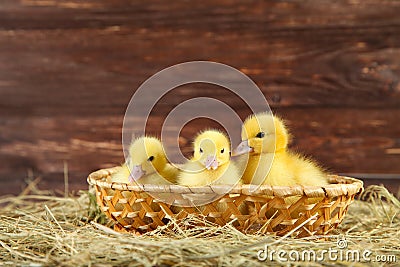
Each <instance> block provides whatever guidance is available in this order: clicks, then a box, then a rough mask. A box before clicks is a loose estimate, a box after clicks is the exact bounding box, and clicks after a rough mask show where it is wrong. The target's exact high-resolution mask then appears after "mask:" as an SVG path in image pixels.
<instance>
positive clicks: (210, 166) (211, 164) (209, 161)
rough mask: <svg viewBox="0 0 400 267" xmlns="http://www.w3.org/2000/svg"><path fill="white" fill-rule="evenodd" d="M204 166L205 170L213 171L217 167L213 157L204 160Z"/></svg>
mask: <svg viewBox="0 0 400 267" xmlns="http://www.w3.org/2000/svg"><path fill="white" fill-rule="evenodd" d="M204 166H206V169H207V170H210V169H213V170H216V169H217V168H218V166H219V164H218V161H217V159H216V158H215V156H214V155H210V156H208V157H207V158H206V161H205V162H204Z"/></svg>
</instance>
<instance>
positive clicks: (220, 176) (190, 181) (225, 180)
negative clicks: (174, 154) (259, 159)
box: [178, 130, 240, 186]
mask: <svg viewBox="0 0 400 267" xmlns="http://www.w3.org/2000/svg"><path fill="white" fill-rule="evenodd" d="M193 144H194V145H193V146H194V147H193V149H194V154H193V158H192V159H191V160H190V161H188V162H187V163H186V164H185V165H184V166H183V170H182V171H181V173H180V175H179V177H178V184H180V185H185V186H204V185H209V184H232V185H234V184H237V183H238V182H239V181H240V176H239V172H238V168H237V167H236V165H235V164H234V163H233V162H232V161H231V160H230V157H231V156H230V150H231V146H230V142H229V139H228V138H227V137H226V136H225V134H223V133H221V132H220V131H218V130H207V131H204V132H202V133H200V134H199V135H198V136H197V137H196V138H195V140H194V143H193Z"/></svg>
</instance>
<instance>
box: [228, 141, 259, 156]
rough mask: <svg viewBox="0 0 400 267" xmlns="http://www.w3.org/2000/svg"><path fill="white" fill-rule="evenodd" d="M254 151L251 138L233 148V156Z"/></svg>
mask: <svg viewBox="0 0 400 267" xmlns="http://www.w3.org/2000/svg"><path fill="white" fill-rule="evenodd" d="M253 151H254V149H253V148H252V147H251V146H249V140H244V141H242V142H241V143H240V144H239V145H238V146H237V148H235V149H234V150H233V153H232V156H233V157H235V156H239V155H243V154H246V153H250V152H253Z"/></svg>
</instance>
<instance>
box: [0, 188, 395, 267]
mask: <svg viewBox="0 0 400 267" xmlns="http://www.w3.org/2000/svg"><path fill="white" fill-rule="evenodd" d="M362 198H363V199H364V201H360V200H357V201H355V202H354V203H353V204H352V205H351V206H350V210H349V212H348V214H347V215H346V216H345V219H344V221H343V223H342V225H341V226H340V227H339V229H338V230H335V232H333V233H332V235H331V236H328V237H326V238H321V237H320V238H318V237H312V238H303V239H292V238H290V237H275V236H265V235H245V234H242V233H241V232H238V231H237V230H235V229H234V228H233V227H232V226H231V225H226V226H224V227H220V226H216V225H213V224H211V223H207V222H204V221H203V220H202V219H201V218H198V217H197V218H196V217H192V218H188V219H185V220H184V221H180V222H177V221H173V222H171V223H170V224H169V225H167V226H165V227H162V228H158V229H157V230H156V231H153V232H150V233H147V234H145V235H142V236H137V235H133V234H121V233H117V232H114V231H113V230H111V229H110V228H108V227H106V226H103V225H107V223H108V224H110V222H108V221H107V219H106V218H105V217H104V215H103V214H101V213H100V212H99V210H98V207H97V206H96V205H95V200H94V196H93V195H91V194H90V193H88V192H87V191H82V192H80V196H79V197H71V196H69V197H56V196H54V195H52V194H51V193H50V192H46V191H40V190H38V189H37V188H36V184H35V183H31V184H30V185H29V187H28V188H27V189H26V190H25V191H24V192H23V193H22V194H21V195H20V196H17V197H14V196H4V197H2V198H0V207H1V211H0V266H3V265H4V266H15V265H20V266H21V265H23V266H53V265H57V266H170V265H173V266H210V265H220V266H270V265H275V266H282V265H287V266H289V265H290V266H348V265H352V266H363V265H368V266H371V265H372V266H382V265H383V263H379V262H369V263H365V262H364V263H354V262H352V261H346V260H342V261H340V260H337V261H324V262H323V261H311V262H310V261H295V262H293V261H292V262H282V261H279V259H277V257H276V256H275V257H274V260H273V261H270V259H267V261H265V262H262V261H259V260H258V259H257V252H258V251H259V250H260V249H264V247H265V245H266V244H267V245H269V247H268V249H269V251H271V250H272V249H273V250H276V251H278V250H284V251H286V252H287V253H289V252H290V251H291V250H298V251H304V250H313V251H315V252H316V253H320V252H321V251H322V250H324V249H326V250H329V248H331V249H338V247H337V240H338V239H339V240H340V239H343V237H345V238H346V241H347V244H348V247H347V249H351V250H360V251H363V250H365V249H370V250H371V251H372V254H371V256H370V258H371V259H372V260H375V256H376V255H385V256H389V255H394V256H395V257H396V259H397V264H398V262H399V261H400V241H399V240H400V214H399V211H400V202H399V201H398V200H397V199H396V198H394V197H393V196H392V195H391V194H389V193H388V191H387V190H386V189H385V188H384V187H380V186H372V187H369V188H368V189H367V190H366V191H365V193H364V194H363V195H362ZM199 221H201V222H202V223H206V225H205V226H197V227H191V226H193V225H198V222H199ZM108 226H110V225H108ZM338 250H339V249H338ZM325 256H326V257H325V258H326V259H328V257H327V255H325ZM286 259H288V256H286ZM391 260H393V259H391ZM392 265H395V263H393V264H392Z"/></svg>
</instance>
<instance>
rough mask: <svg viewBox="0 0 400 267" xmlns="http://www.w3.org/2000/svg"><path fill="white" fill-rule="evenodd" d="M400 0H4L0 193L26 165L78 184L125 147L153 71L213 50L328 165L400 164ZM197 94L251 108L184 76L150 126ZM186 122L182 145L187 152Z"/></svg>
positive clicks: (48, 178) (393, 169)
mask: <svg viewBox="0 0 400 267" xmlns="http://www.w3.org/2000/svg"><path fill="white" fill-rule="evenodd" d="M399 12H400V2H398V1H385V2H381V1H377V0H374V1H360V2H358V1H337V2H335V3H331V4H330V5H329V6H327V4H326V3H323V2H320V1H309V2H304V1H290V2H289V1H287V2H286V1H251V2H248V1H240V2H236V1H235V2H233V1H218V2H217V3H213V2H212V1H202V2H199V3H190V4H188V3H187V2H186V1H174V2H173V3H166V2H163V1H149V2H147V3H145V4H144V3H135V2H132V1H94V0H92V1H87V0H85V1H64V0H61V1H51V0H50V1H48V0H46V1H43V0H37V1H34V0H23V1H13V0H5V1H2V3H1V4H0V181H1V183H2V184H4V185H5V186H2V188H7V189H2V188H0V194H3V193H7V192H14V193H16V192H18V191H19V190H20V187H21V185H22V183H23V181H24V179H25V177H26V174H27V170H28V169H32V170H33V173H34V175H39V176H42V177H43V186H47V187H56V188H60V186H62V183H63V179H62V169H63V162H64V161H67V162H68V166H69V170H70V172H69V174H70V182H71V183H72V188H74V189H78V188H85V187H86V182H85V177H86V175H87V174H88V173H89V172H90V171H92V170H95V169H98V168H103V167H108V166H111V165H114V164H117V163H119V162H121V161H122V160H123V157H122V150H121V149H122V148H121V145H120V136H121V127H122V120H123V114H124V111H125V108H126V106H127V104H128V102H129V99H130V98H131V96H132V95H133V93H134V92H135V90H136V88H138V87H139V86H140V84H141V83H142V82H144V81H145V80H146V79H147V78H149V77H150V76H151V75H153V74H154V73H156V72H157V71H159V70H161V69H163V68H165V67H167V66H170V65H173V64H176V63H180V62H185V61H190V60H212V61H218V62H222V63H226V64H229V65H231V66H233V67H236V68H238V69H240V70H241V71H243V72H244V73H246V74H247V75H249V76H250V77H251V78H252V79H253V80H254V81H255V82H256V83H257V85H258V86H259V87H260V88H261V90H262V91H263V93H264V95H265V96H266V98H267V100H268V102H269V104H270V105H271V107H272V108H273V110H274V111H276V112H277V113H279V114H281V115H282V116H283V117H284V118H286V119H287V120H288V122H289V125H290V127H291V128H292V131H293V134H294V136H295V137H296V138H295V140H294V143H293V147H294V148H295V149H297V150H299V151H303V152H304V153H305V154H308V155H312V156H313V157H314V158H315V159H318V160H319V161H321V162H322V164H323V165H324V166H326V167H328V168H329V169H331V170H332V171H333V172H341V173H343V172H352V173H355V172H361V173H392V174H398V173H400V164H398V163H399V162H400V154H399V153H395V152H396V151H398V149H399V148H400V126H399V123H398V121H399V118H400V67H399V64H398V62H400V17H399V16H398V14H399ZM197 96H210V97H215V98H217V99H220V100H223V101H224V102H226V103H227V104H229V105H230V106H232V107H234V108H235V110H237V112H238V113H239V114H240V116H241V117H242V118H243V117H245V116H246V115H248V113H249V111H248V110H247V109H246V107H245V106H244V104H243V102H242V101H241V100H240V99H238V98H237V97H234V96H232V95H231V94H228V93H227V92H226V90H223V89H221V88H215V87H213V86H210V85H205V84H200V85H199V84H196V85H188V86H184V87H181V88H177V89H176V90H175V91H174V92H173V93H171V94H168V95H167V96H166V97H164V98H163V99H162V100H161V101H160V103H159V104H158V105H157V106H156V109H155V110H154V113H153V117H152V118H151V119H150V122H149V125H148V129H149V131H150V132H154V133H157V132H159V130H160V129H159V125H160V122H161V121H162V120H163V118H164V115H165V114H166V113H167V112H168V111H170V110H171V109H172V108H173V107H175V106H176V105H177V104H179V103H181V102H182V101H184V100H187V99H190V98H192V97H197ZM199 129H200V127H199V126H198V125H197V126H196V125H195V124H191V125H189V126H188V127H186V128H185V129H183V131H182V138H181V148H182V151H183V152H184V153H186V154H188V153H190V147H189V145H190V141H189V140H190V137H191V136H192V135H193V133H195V132H196V131H197V130H199Z"/></svg>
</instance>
